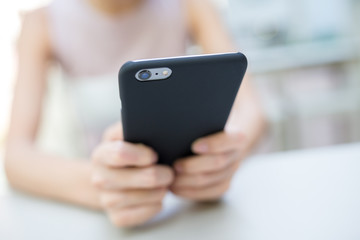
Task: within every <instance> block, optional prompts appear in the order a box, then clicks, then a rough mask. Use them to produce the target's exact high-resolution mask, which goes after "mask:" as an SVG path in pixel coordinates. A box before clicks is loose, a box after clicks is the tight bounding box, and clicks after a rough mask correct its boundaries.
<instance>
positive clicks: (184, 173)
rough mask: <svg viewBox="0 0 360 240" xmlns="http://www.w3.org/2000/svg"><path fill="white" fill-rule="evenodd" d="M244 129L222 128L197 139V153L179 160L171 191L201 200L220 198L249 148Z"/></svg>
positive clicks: (195, 148) (194, 148)
mask: <svg viewBox="0 0 360 240" xmlns="http://www.w3.org/2000/svg"><path fill="white" fill-rule="evenodd" d="M246 142H247V141H246V137H245V135H244V134H242V133H230V132H220V133H217V134H214V135H211V136H208V137H205V138H201V139H199V140H197V141H195V142H194V144H193V146H192V150H193V152H194V153H195V154H197V155H194V156H190V157H187V158H184V159H179V160H177V161H176V162H175V165H174V167H175V171H176V177H175V181H174V183H173V185H172V186H171V191H172V192H173V193H175V194H176V195H178V196H181V197H184V198H188V199H191V200H197V201H211V200H217V199H219V198H220V197H221V196H222V195H224V193H225V192H226V191H227V190H228V188H229V186H230V182H231V179H232V177H233V175H234V173H235V172H236V170H237V169H238V167H239V164H240V162H241V160H242V159H243V158H244V157H245V155H246V153H247V152H248V150H249V149H247V148H248V147H247V146H248V144H246Z"/></svg>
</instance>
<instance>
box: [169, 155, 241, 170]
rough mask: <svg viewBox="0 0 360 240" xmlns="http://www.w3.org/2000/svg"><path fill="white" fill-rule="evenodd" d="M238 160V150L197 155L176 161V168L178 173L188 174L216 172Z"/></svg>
mask: <svg viewBox="0 0 360 240" xmlns="http://www.w3.org/2000/svg"><path fill="white" fill-rule="evenodd" d="M236 160H239V154H238V152H229V153H221V154H213V155H197V156H191V157H187V158H184V159H180V160H178V161H176V162H175V165H174V168H175V170H176V172H178V173H187V174H195V173H205V172H216V171H219V170H223V169H225V168H227V167H229V166H230V165H231V164H232V163H234V162H235V161H236Z"/></svg>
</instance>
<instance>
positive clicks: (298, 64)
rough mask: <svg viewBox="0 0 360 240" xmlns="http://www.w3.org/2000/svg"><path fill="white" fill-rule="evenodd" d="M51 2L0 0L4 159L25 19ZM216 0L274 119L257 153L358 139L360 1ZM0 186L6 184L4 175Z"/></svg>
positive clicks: (0, 109)
mask: <svg viewBox="0 0 360 240" xmlns="http://www.w3.org/2000/svg"><path fill="white" fill-rule="evenodd" d="M48 2H49V0H14V1H2V2H0V16H1V21H0V29H1V31H0V53H1V54H0V63H1V68H0V69H1V70H0V79H1V80H0V154H1V155H2V154H3V148H4V140H5V135H6V131H7V126H8V123H9V111H10V108H11V98H12V88H13V84H14V72H15V68H16V58H15V44H16V38H17V36H18V33H19V30H20V22H21V21H20V19H21V13H22V12H24V11H28V10H31V9H34V8H37V7H39V6H42V5H44V4H46V3H48ZM215 2H216V4H218V6H219V9H220V11H221V12H222V13H223V16H224V20H225V21H226V23H227V25H228V28H229V30H230V31H231V33H232V34H233V37H234V39H235V41H236V43H237V46H238V48H239V50H240V51H242V52H244V53H245V54H246V55H247V56H248V58H249V62H250V69H249V72H250V73H251V75H252V78H253V81H254V83H255V85H256V87H257V89H258V91H259V95H260V96H261V99H262V101H263V103H264V109H265V111H266V114H267V117H268V119H269V123H270V124H269V130H268V132H267V134H266V137H265V138H264V140H263V142H262V144H261V146H260V149H259V150H258V151H260V152H274V151H286V150H292V149H304V148H311V147H319V146H327V145H333V144H341V143H348V142H356V141H360V129H359V128H360V124H359V122H360V40H359V39H360V28H359V24H360V1H358V0H317V1H313V0H293V1H286V0H267V1H264V0H215ZM196 51H197V48H196V46H192V47H191V48H189V52H190V53H196ZM60 131H61V129H60ZM0 166H2V164H1V165H0ZM0 170H1V169H0ZM0 172H1V171H0ZM0 181H4V176H3V175H1V174H0ZM0 186H2V184H0Z"/></svg>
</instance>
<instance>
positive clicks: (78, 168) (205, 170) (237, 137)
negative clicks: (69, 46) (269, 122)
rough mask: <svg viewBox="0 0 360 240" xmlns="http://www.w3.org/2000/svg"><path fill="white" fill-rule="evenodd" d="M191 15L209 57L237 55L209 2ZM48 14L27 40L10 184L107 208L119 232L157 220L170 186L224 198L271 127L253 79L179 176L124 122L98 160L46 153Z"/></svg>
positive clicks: (128, 5) (129, 5)
mask: <svg viewBox="0 0 360 240" xmlns="http://www.w3.org/2000/svg"><path fill="white" fill-rule="evenodd" d="M120 2H121V4H120ZM140 2H141V1H129V0H124V1H116V0H108V1H104V0H101V1H100V0H89V3H90V4H91V5H93V6H94V7H95V8H97V9H98V10H99V11H101V12H103V13H104V14H108V15H109V16H110V15H114V14H124V13H126V12H131V11H135V9H136V6H137V5H136V4H140ZM105 3H106V4H105ZM134 4H135V5H134ZM109 9H111V10H109ZM187 11H188V13H189V14H188V22H189V28H190V30H191V33H192V35H193V36H194V39H195V40H196V41H197V42H198V43H199V45H200V46H201V47H202V49H203V51H204V52H205V53H216V52H228V51H233V50H234V47H233V44H232V42H231V40H230V38H229V36H228V35H227V33H226V30H225V29H224V27H223V26H222V24H221V21H220V17H219V16H218V15H217V13H216V11H215V9H214V8H213V6H212V5H211V4H210V3H209V2H208V1H206V0H188V1H187ZM46 17H47V16H46V14H45V12H44V10H43V9H39V10H36V11H34V12H32V13H29V14H28V15H27V16H26V18H25V20H24V25H23V29H22V33H21V36H20V39H19V46H18V48H19V51H18V52H19V69H18V76H17V84H16V87H15V97H14V102H13V109H12V120H11V126H10V130H9V136H8V145H7V151H6V158H5V168H6V173H7V176H8V180H9V182H10V184H11V185H12V186H13V187H15V188H17V189H20V190H22V191H25V192H29V193H32V194H36V195H39V196H42V197H46V198H52V199H56V200H60V201H65V202H69V203H73V204H78V205H81V206H86V207H89V208H94V209H101V210H104V211H106V212H107V214H108V216H109V218H110V220H111V221H112V222H113V223H114V224H115V225H116V226H119V227H130V226H136V225H139V224H141V223H144V222H146V221H147V220H149V219H151V218H152V217H153V216H154V215H156V214H157V213H158V212H159V211H160V210H161V202H162V200H163V197H164V195H165V193H166V192H167V190H168V189H171V191H173V192H174V193H175V194H177V195H179V196H181V197H184V198H188V199H193V200H198V201H208V200H213V199H218V198H219V197H221V196H222V195H223V194H224V193H225V192H226V190H227V189H228V187H229V185H230V182H231V178H232V176H233V174H234V173H235V171H236V169H237V168H238V166H239V164H240V162H241V160H242V159H243V158H244V157H245V156H246V155H247V154H248V153H249V152H250V151H251V149H252V147H253V145H254V144H255V143H256V141H257V139H258V138H259V137H260V135H261V133H262V131H263V129H264V117H263V115H262V110H261V108H260V104H259V102H258V99H257V97H256V96H255V94H254V92H253V91H252V88H251V85H250V83H249V82H248V80H245V81H244V84H243V86H242V88H241V90H240V92H239V95H238V97H237V100H236V103H235V105H234V108H233V110H232V113H231V117H230V119H229V122H228V124H227V127H226V130H225V131H224V132H221V133H218V134H215V135H212V136H209V137H206V138H203V139H199V140H198V141H196V142H195V143H194V145H193V151H194V152H195V153H197V155H196V156H194V157H189V158H186V159H179V160H178V161H177V162H176V164H175V171H174V170H172V169H170V168H168V167H163V166H157V165H156V164H155V163H156V160H157V155H156V153H155V152H154V151H153V150H152V149H150V148H149V147H147V146H144V145H134V144H130V143H126V142H124V141H123V140H122V128H121V124H116V125H114V126H111V127H109V129H108V130H107V131H106V132H105V133H104V139H103V141H102V143H101V144H99V146H98V147H96V148H95V149H94V152H93V154H92V157H91V161H86V159H84V160H85V161H77V159H67V158H63V157H61V156H56V155H53V154H51V153H45V152H43V151H41V150H39V149H38V148H37V147H36V146H35V142H36V135H37V130H38V127H39V124H40V116H41V107H42V101H43V97H44V94H45V91H46V72H47V69H48V65H49V64H50V63H51V61H52V60H53V56H52V49H51V45H50V41H49V37H48V32H47V24H46V22H47V21H46ZM129 167H131V168H129Z"/></svg>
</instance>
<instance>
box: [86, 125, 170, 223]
mask: <svg viewBox="0 0 360 240" xmlns="http://www.w3.org/2000/svg"><path fill="white" fill-rule="evenodd" d="M121 129H122V128H121V124H118V125H116V126H113V127H111V128H109V129H108V130H107V132H106V133H105V136H104V141H103V142H102V143H101V144H100V145H99V146H98V147H97V148H96V149H95V150H94V152H93V155H92V164H93V174H92V182H93V184H94V185H95V186H96V187H97V188H98V190H99V201H100V205H101V206H102V207H103V209H104V210H105V211H106V212H107V214H108V216H109V218H110V220H111V221H112V223H113V224H114V225H116V226H119V227H131V226H136V225H139V224H142V223H144V222H146V221H147V220H149V219H151V218H152V217H153V216H155V215H156V214H157V213H158V212H159V211H160V210H161V206H162V200H163V198H164V196H165V194H166V192H167V189H168V187H169V185H170V184H171V183H172V182H173V178H174V174H173V171H172V170H171V169H170V168H169V167H165V166H158V165H155V163H156V162H157V154H156V153H155V152H154V151H153V150H152V149H150V148H149V147H146V146H144V145H141V144H131V143H127V142H124V141H122V140H121V138H122V131H121Z"/></svg>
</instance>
